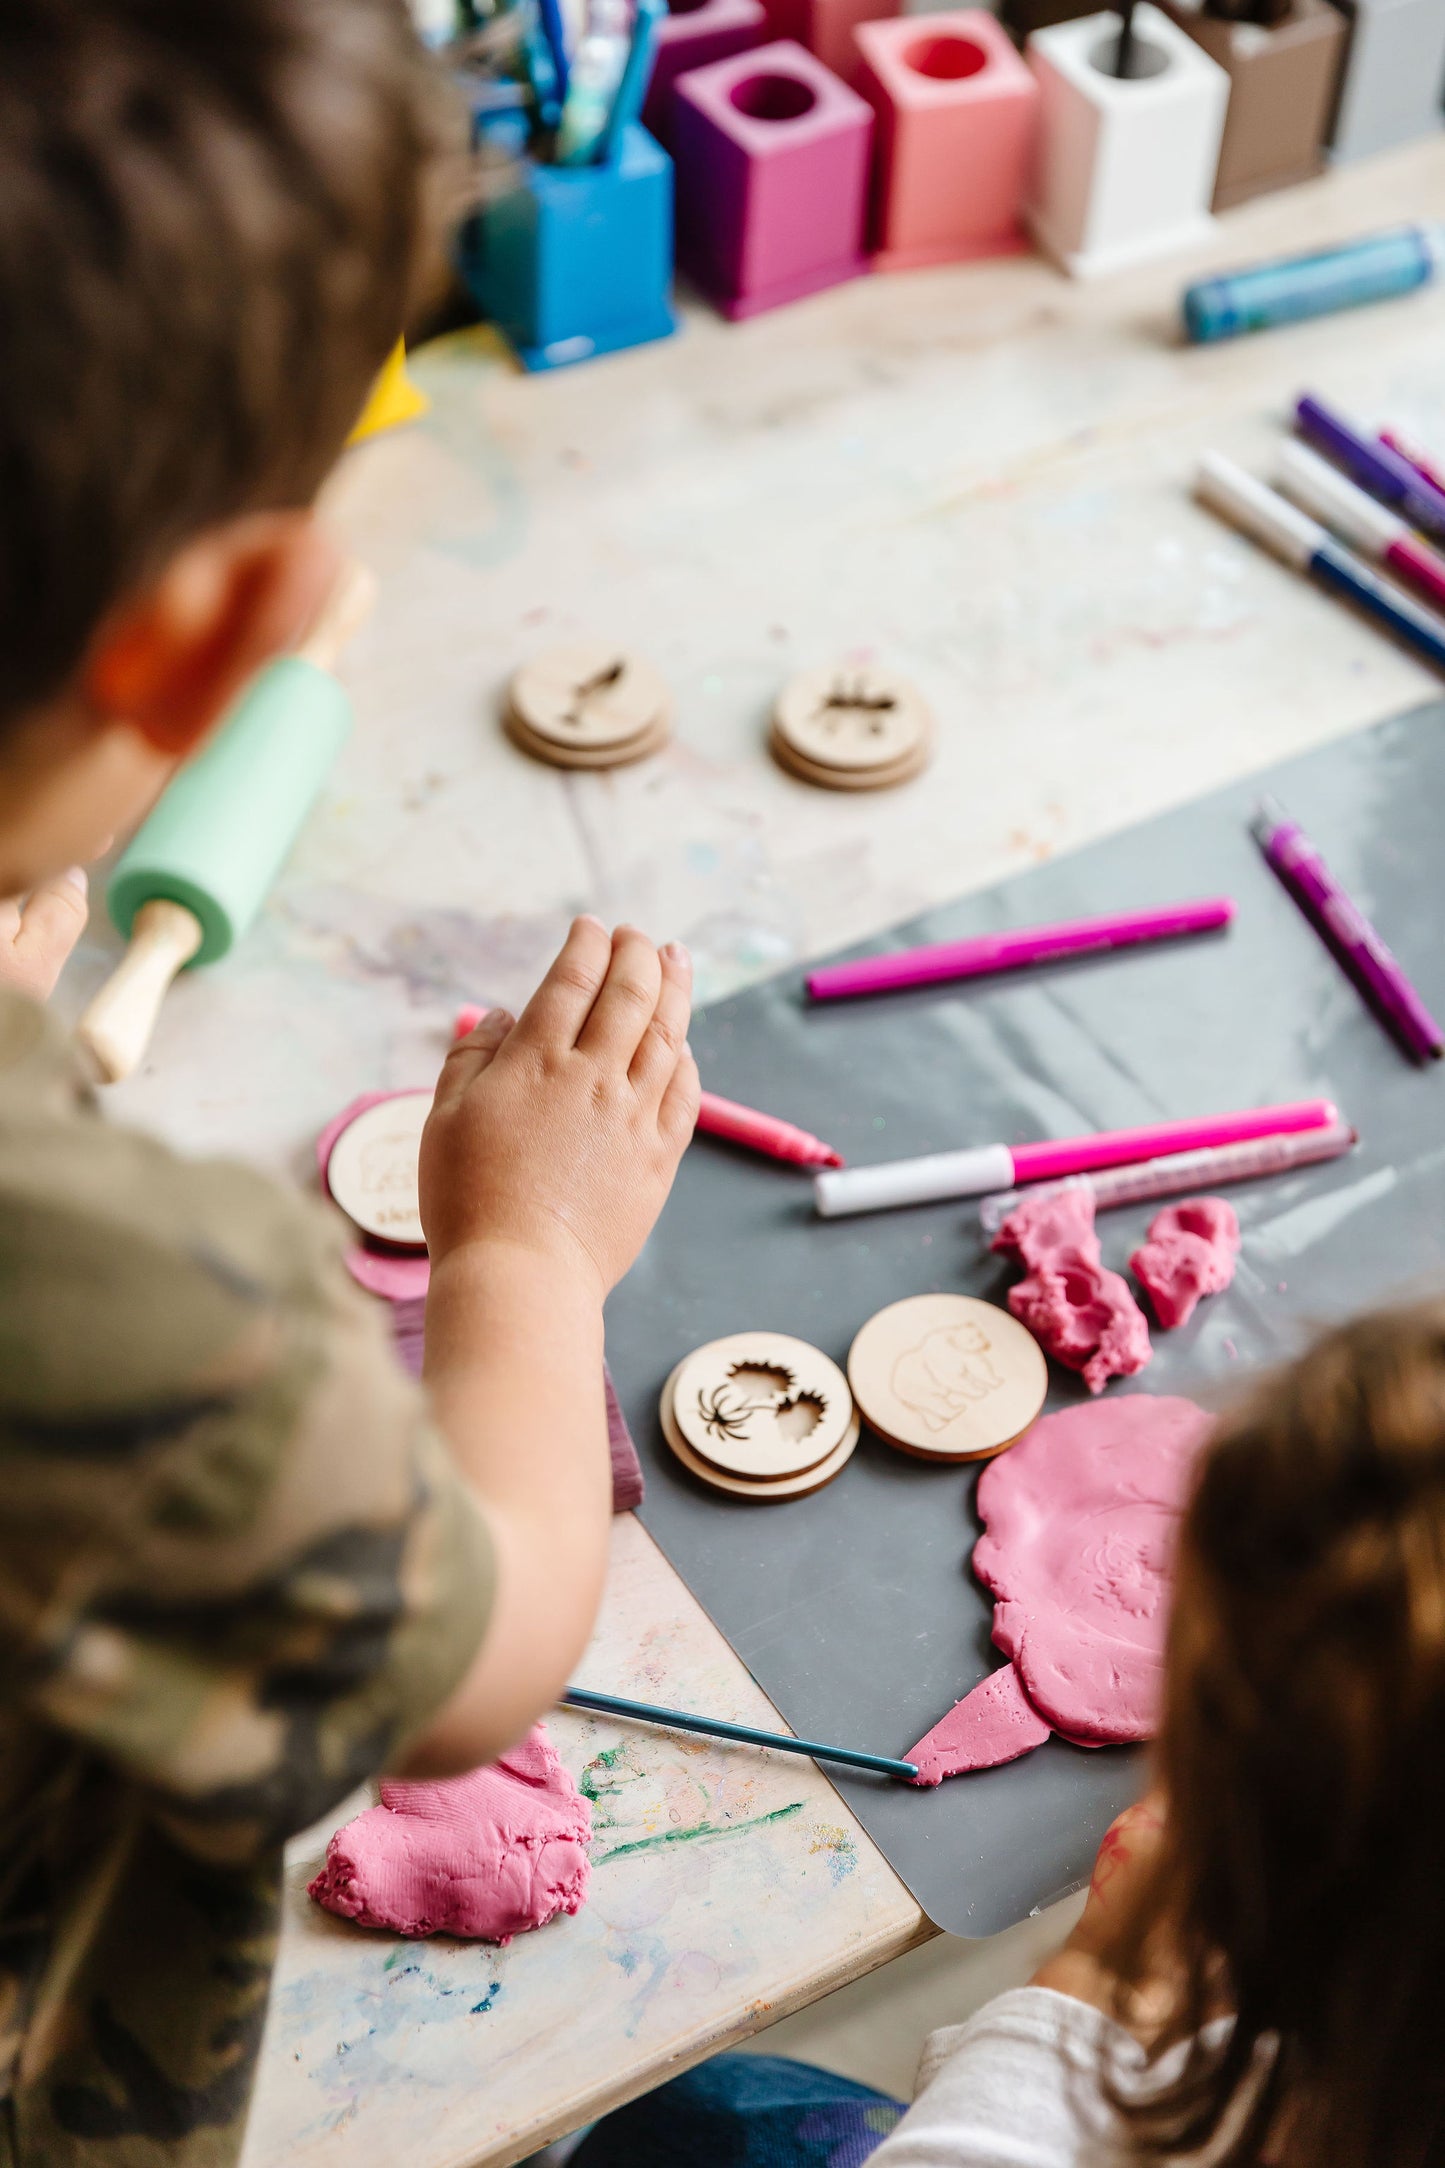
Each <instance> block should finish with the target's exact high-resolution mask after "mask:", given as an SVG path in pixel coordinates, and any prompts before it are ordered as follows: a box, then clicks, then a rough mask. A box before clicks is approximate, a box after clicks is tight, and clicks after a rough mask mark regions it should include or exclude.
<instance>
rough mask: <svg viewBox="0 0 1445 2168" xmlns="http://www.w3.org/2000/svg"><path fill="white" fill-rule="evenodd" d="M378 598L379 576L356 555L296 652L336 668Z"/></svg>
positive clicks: (304, 658)
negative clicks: (349, 641) (345, 648)
mask: <svg viewBox="0 0 1445 2168" xmlns="http://www.w3.org/2000/svg"><path fill="white" fill-rule="evenodd" d="M375 600H376V578H375V575H374V574H373V573H371V572H368V571H367V569H366V567H365V565H361V564H358V563H357V562H356V561H355V559H354V558H353V559H352V560H350V562H348V563H347V564H344V565H343V566H342V568H341V570H340V572H339V573H338V574H337V576H336V579H335V581H334V582H333V583H332V587H331V592H330V593H329V594H328V595H327V597H326V600H325V601H324V602H323V603H322V605H321V609H320V612H319V614H318V616H317V617H316V620H315V622H314V623H313V625H312V627H311V630H310V631H309V632H308V633H307V635H306V638H305V639H304V640H303V641H302V642H301V645H300V646H299V647H298V648H297V650H296V652H297V654H298V655H299V656H300V657H301V659H302V661H303V662H309V663H314V664H315V666H316V668H317V669H318V670H331V669H333V668H334V667H335V665H336V661H337V658H338V657H339V655H340V653H341V650H342V649H343V648H344V647H345V646H346V643H347V641H348V640H350V639H351V638H352V636H353V635H354V634H355V633H357V632H359V631H360V630H361V627H362V625H363V624H364V623H365V622H366V619H367V617H368V616H369V615H370V613H371V606H372V604H373V603H374V602H375Z"/></svg>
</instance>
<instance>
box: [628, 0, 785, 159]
mask: <svg viewBox="0 0 1445 2168" xmlns="http://www.w3.org/2000/svg"><path fill="white" fill-rule="evenodd" d="M776 34H777V33H776V32H775V31H774V30H773V29H772V27H771V25H770V23H769V20H768V11H767V9H766V8H765V7H764V6H763V0H668V13H667V14H666V15H664V16H663V18H662V20H661V22H660V23H659V24H658V26H657V58H656V60H655V61H654V62H653V64H652V79H651V81H650V82H649V84H648V86H647V103H646V104H645V105H644V107H643V109H642V124H643V126H644V127H645V128H646V129H647V131H648V133H649V134H650V135H653V136H655V137H656V138H657V140H658V142H659V143H661V144H662V146H663V148H664V149H665V150H670V149H671V148H672V86H673V84H674V83H675V82H676V81H677V79H678V77H679V76H680V75H685V74H686V73H687V71H688V69H689V68H705V67H707V66H708V64H709V63H710V62H711V61H714V60H726V59H727V58H728V57H729V56H730V55H731V54H733V53H745V52H747V50H748V49H749V47H750V46H754V45H766V44H767V42H768V40H769V39H770V38H772V37H775V36H776Z"/></svg>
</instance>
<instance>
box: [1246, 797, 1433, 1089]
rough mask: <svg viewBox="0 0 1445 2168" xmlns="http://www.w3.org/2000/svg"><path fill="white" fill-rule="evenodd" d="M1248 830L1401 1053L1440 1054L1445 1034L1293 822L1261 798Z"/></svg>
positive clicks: (1426, 1056) (1419, 1057) (1422, 1056)
mask: <svg viewBox="0 0 1445 2168" xmlns="http://www.w3.org/2000/svg"><path fill="white" fill-rule="evenodd" d="M1250 828H1251V830H1252V832H1253V834H1254V837H1255V840H1256V842H1258V843H1259V845H1260V846H1261V848H1262V849H1263V851H1264V855H1265V857H1266V858H1267V859H1268V860H1269V862H1270V864H1271V866H1272V867H1273V868H1274V870H1275V872H1276V873H1277V874H1278V875H1279V877H1280V879H1281V881H1283V883H1284V885H1285V887H1286V888H1287V889H1288V890H1289V892H1290V894H1291V895H1292V896H1293V897H1294V900H1295V902H1296V903H1297V904H1298V905H1299V907H1300V909H1301V910H1302V911H1303V912H1304V914H1305V917H1306V918H1308V919H1309V920H1310V922H1311V923H1312V925H1314V927H1315V928H1316V929H1317V931H1318V932H1319V933H1321V934H1323V936H1324V938H1325V941H1326V943H1327V944H1328V946H1329V947H1330V948H1331V949H1333V951H1334V953H1335V955H1336V956H1337V957H1338V959H1339V961H1340V962H1341V963H1342V964H1343V965H1344V967H1345V969H1346V970H1347V971H1348V972H1349V974H1350V976H1351V978H1352V979H1353V980H1354V981H1355V984H1356V985H1357V986H1358V987H1359V989H1360V991H1361V993H1362V994H1364V996H1365V998H1366V1000H1367V1001H1369V1003H1370V1005H1371V1006H1372V1007H1373V1008H1374V1009H1375V1011H1376V1013H1377V1014H1378V1015H1379V1016H1380V1017H1381V1019H1382V1020H1383V1021H1384V1022H1385V1023H1386V1024H1388V1025H1389V1027H1390V1029H1391V1030H1392V1031H1393V1032H1394V1034H1395V1036H1396V1038H1398V1039H1399V1040H1400V1041H1401V1043H1402V1044H1403V1045H1404V1046H1405V1048H1406V1049H1407V1051H1408V1052H1409V1053H1411V1054H1413V1055H1415V1057H1416V1058H1417V1060H1421V1061H1423V1060H1427V1059H1429V1058H1431V1057H1437V1058H1438V1056H1439V1055H1441V1054H1442V1053H1445V1032H1442V1031H1441V1029H1440V1026H1439V1025H1438V1024H1437V1023H1436V1021H1435V1019H1434V1017H1433V1016H1432V1015H1431V1014H1430V1011H1429V1010H1428V1009H1427V1008H1426V1006H1425V1004H1424V1002H1423V1001H1422V1000H1421V999H1420V996H1419V995H1418V994H1417V993H1416V991H1415V989H1414V987H1413V986H1412V985H1411V984H1410V981H1409V980H1408V979H1407V978H1406V976H1405V974H1404V972H1403V970H1402V969H1401V968H1400V965H1399V963H1398V962H1397V961H1396V959H1395V957H1394V956H1393V955H1392V954H1391V952H1390V950H1389V949H1388V948H1386V946H1385V944H1384V942H1383V941H1382V940H1381V939H1380V936H1379V935H1378V934H1377V933H1376V931H1375V929H1374V927H1373V926H1372V925H1371V924H1370V922H1369V920H1368V919H1367V918H1366V917H1365V914H1364V912H1363V911H1361V910H1360V908H1359V906H1358V905H1357V904H1355V903H1352V902H1351V901H1350V898H1349V897H1348V896H1347V895H1346V894H1345V891H1344V890H1343V889H1342V888H1341V886H1340V884H1339V882H1338V881H1337V880H1336V879H1335V877H1334V875H1333V874H1332V873H1331V872H1330V869H1329V867H1328V866H1327V865H1326V864H1325V862H1324V860H1323V859H1322V858H1321V856H1320V854H1319V852H1318V851H1317V850H1316V849H1315V847H1314V845H1313V844H1312V843H1311V841H1310V839H1309V837H1308V836H1307V835H1306V834H1305V832H1304V830H1303V829H1302V828H1301V827H1300V826H1299V825H1298V823H1297V822H1295V821H1292V820H1291V819H1290V818H1289V816H1288V814H1287V813H1286V812H1285V810H1284V808H1283V807H1282V806H1281V805H1279V804H1277V803H1276V801H1275V800H1274V799H1273V798H1266V799H1265V800H1264V801H1263V803H1262V804H1261V806H1260V809H1259V811H1258V813H1256V815H1255V817H1254V819H1253V820H1252V821H1251V822H1250Z"/></svg>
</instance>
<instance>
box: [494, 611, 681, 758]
mask: <svg viewBox="0 0 1445 2168" xmlns="http://www.w3.org/2000/svg"><path fill="white" fill-rule="evenodd" d="M503 720H504V723H505V726H506V730H507V734H508V736H509V737H510V738H511V739H512V740H513V742H514V744H516V745H519V746H520V747H521V748H522V751H523V752H524V753H531V754H532V755H533V756H534V757H535V758H536V759H537V760H545V761H549V762H550V763H551V764H552V766H553V767H555V768H620V767H622V766H623V765H624V764H625V763H626V762H628V761H631V760H641V759H643V758H644V756H645V755H646V754H648V753H655V752H657V751H658V750H659V748H660V747H662V746H664V745H666V743H667V740H668V736H669V733H670V731H671V728H672V697H671V695H670V693H669V692H668V689H667V687H666V685H665V684H664V683H663V681H662V679H661V678H660V677H659V676H658V674H657V672H656V671H655V670H654V669H653V667H652V665H651V663H648V662H644V661H643V659H642V657H641V656H640V655H631V654H628V653H626V652H625V651H624V650H623V649H621V648H619V647H613V646H610V645H609V644H608V643H607V642H606V641H605V640H580V641H578V642H577V643H576V645H575V646H570V647H557V648H552V649H551V650H550V651H549V652H548V653H547V654H545V655H539V656H538V657H537V659H536V661H535V662H529V663H524V664H523V666H522V668H521V669H520V670H518V671H517V672H516V674H515V676H514V677H513V678H512V681H511V683H510V685H509V686H508V688H507V706H506V713H505V716H504V718H503Z"/></svg>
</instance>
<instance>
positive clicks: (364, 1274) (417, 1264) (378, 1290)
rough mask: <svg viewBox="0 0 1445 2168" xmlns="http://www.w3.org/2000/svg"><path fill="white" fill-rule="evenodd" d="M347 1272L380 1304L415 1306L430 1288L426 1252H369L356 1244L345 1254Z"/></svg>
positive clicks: (429, 1272)
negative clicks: (379, 1301)
mask: <svg viewBox="0 0 1445 2168" xmlns="http://www.w3.org/2000/svg"><path fill="white" fill-rule="evenodd" d="M346 1269H347V1271H348V1272H349V1273H350V1274H351V1277H352V1279H353V1280H355V1282H356V1284H357V1286H358V1287H364V1288H365V1289H366V1292H367V1293H368V1295H380V1297H381V1299H382V1301H383V1302H417V1301H419V1300H420V1299H421V1297H422V1296H423V1295H425V1293H426V1291H427V1289H428V1287H430V1285H431V1259H430V1258H429V1257H428V1256H427V1254H426V1252H425V1250H423V1251H422V1253H421V1255H420V1256H418V1255H417V1253H416V1251H415V1250H380V1249H377V1250H372V1249H366V1248H364V1247H362V1246H361V1245H360V1244H358V1245H357V1246H356V1247H355V1248H354V1249H350V1250H348V1251H347V1253H346Z"/></svg>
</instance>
